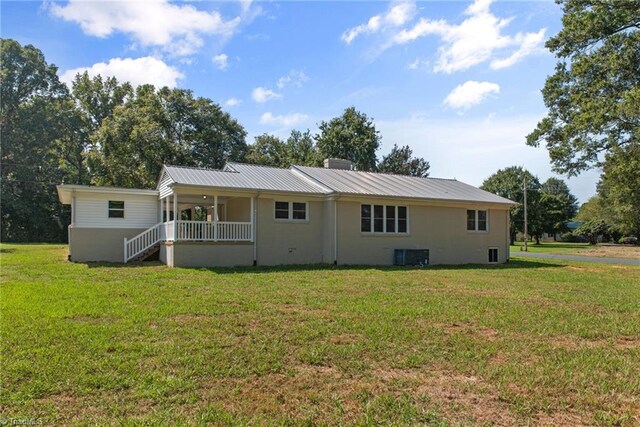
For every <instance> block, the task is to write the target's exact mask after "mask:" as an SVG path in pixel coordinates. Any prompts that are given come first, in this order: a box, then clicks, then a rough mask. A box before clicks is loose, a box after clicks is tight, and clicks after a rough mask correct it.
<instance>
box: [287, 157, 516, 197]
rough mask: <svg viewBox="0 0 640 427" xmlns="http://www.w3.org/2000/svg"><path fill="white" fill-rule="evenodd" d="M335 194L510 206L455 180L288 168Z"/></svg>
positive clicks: (491, 195)
mask: <svg viewBox="0 0 640 427" xmlns="http://www.w3.org/2000/svg"><path fill="white" fill-rule="evenodd" d="M292 168H294V169H296V170H299V171H300V172H302V173H303V174H305V175H307V176H309V177H310V178H312V179H314V180H316V181H318V182H320V183H322V184H323V185H324V186H326V187H328V188H330V189H331V190H332V191H333V192H335V193H340V194H350V195H367V196H382V197H402V198H416V199H432V200H448V201H459V202H484V203H498V204H508V205H514V204H515V203H514V202H512V201H511V200H509V199H505V198H504V197H500V196H497V195H495V194H493V193H489V192H488V191H484V190H481V189H479V188H476V187H474V186H472V185H469V184H465V183H464V182H460V181H457V180H455V179H441V178H419V177H414V176H406V175H392V174H384V173H375V172H361V171H351V170H341V169H326V168H315V167H309V166H292Z"/></svg>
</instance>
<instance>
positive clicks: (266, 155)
mask: <svg viewBox="0 0 640 427" xmlns="http://www.w3.org/2000/svg"><path fill="white" fill-rule="evenodd" d="M247 161H248V162H249V163H253V164H256V165H265V166H275V167H280V168H288V167H289V166H291V165H302V166H319V165H320V163H321V162H320V156H319V155H318V150H317V149H316V147H315V145H314V143H313V138H312V137H311V132H309V130H307V131H306V132H304V133H302V132H300V131H298V130H295V129H294V130H292V131H291V134H290V135H289V137H288V138H287V140H286V141H283V140H282V139H280V138H278V137H277V136H273V135H269V134H266V133H265V134H263V135H260V136H257V137H256V140H255V143H254V144H253V145H251V146H250V147H249V152H248V154H247Z"/></svg>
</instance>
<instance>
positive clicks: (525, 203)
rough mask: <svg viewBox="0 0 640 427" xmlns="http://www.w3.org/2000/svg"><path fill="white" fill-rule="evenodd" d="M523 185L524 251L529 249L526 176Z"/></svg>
mask: <svg viewBox="0 0 640 427" xmlns="http://www.w3.org/2000/svg"><path fill="white" fill-rule="evenodd" d="M523 186H524V251H525V252H528V251H529V246H528V243H529V230H528V228H529V223H528V222H527V176H526V175H525V176H524V180H523Z"/></svg>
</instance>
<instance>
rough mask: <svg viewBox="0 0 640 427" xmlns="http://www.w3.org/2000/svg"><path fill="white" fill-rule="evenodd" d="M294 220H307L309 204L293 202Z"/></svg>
mask: <svg viewBox="0 0 640 427" xmlns="http://www.w3.org/2000/svg"><path fill="white" fill-rule="evenodd" d="M292 204H293V217H292V218H293V219H307V204H306V203H298V202H293V203H292Z"/></svg>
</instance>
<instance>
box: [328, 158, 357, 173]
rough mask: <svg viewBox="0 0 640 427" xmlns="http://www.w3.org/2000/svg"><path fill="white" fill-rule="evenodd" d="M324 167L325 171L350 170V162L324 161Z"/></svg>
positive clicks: (339, 160)
mask: <svg viewBox="0 0 640 427" xmlns="http://www.w3.org/2000/svg"><path fill="white" fill-rule="evenodd" d="M324 167H325V168H327V169H344V170H348V171H349V170H351V169H352V164H351V160H344V159H324Z"/></svg>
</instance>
